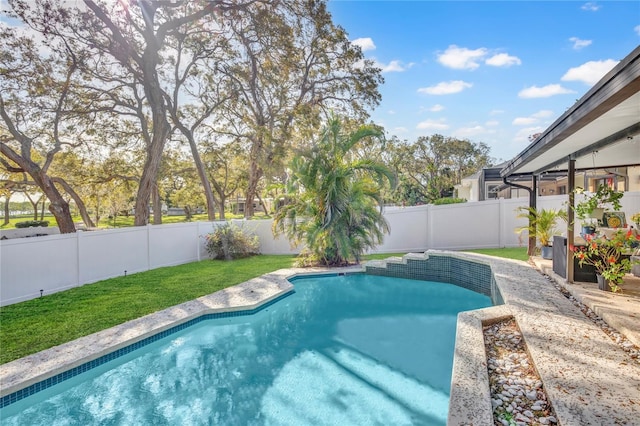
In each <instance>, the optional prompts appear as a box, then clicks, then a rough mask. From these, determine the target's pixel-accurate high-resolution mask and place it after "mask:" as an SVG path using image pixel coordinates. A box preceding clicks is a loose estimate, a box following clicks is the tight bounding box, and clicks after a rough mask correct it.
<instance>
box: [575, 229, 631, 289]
mask: <svg viewBox="0 0 640 426" xmlns="http://www.w3.org/2000/svg"><path fill="white" fill-rule="evenodd" d="M585 239H586V245H584V246H571V247H570V249H571V251H572V252H573V256H574V257H575V258H577V259H578V263H579V264H580V266H582V265H593V266H594V267H595V269H596V273H597V274H599V275H602V276H603V277H604V279H605V280H607V281H608V282H609V286H610V287H611V291H613V292H616V291H618V290H619V289H620V287H619V285H620V284H622V280H623V279H624V276H625V274H628V273H629V272H630V271H631V262H630V261H629V259H628V258H622V253H623V252H625V251H629V249H630V248H631V247H633V246H635V245H637V243H638V241H640V235H639V236H636V235H635V234H634V233H633V232H632V230H631V229H629V230H624V229H619V230H618V231H616V232H615V233H614V234H613V235H611V237H609V238H607V237H606V236H599V237H594V236H593V235H585Z"/></svg>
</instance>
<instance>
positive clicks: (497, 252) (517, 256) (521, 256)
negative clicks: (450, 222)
mask: <svg viewBox="0 0 640 426" xmlns="http://www.w3.org/2000/svg"><path fill="white" fill-rule="evenodd" d="M465 251H467V252H470V253H480V254H488V255H489V256H495V257H503V258H506V259H514V260H523V261H525V262H526V261H527V260H529V255H527V247H506V248H491V249H476V250H465Z"/></svg>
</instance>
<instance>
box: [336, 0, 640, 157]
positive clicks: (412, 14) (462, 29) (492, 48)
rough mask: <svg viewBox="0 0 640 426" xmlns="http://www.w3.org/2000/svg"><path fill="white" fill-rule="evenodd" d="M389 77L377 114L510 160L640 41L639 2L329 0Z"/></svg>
mask: <svg viewBox="0 0 640 426" xmlns="http://www.w3.org/2000/svg"><path fill="white" fill-rule="evenodd" d="M328 9H329V11H330V12H331V14H332V16H333V21H334V23H335V24H337V25H340V26H341V27H343V28H344V29H345V30H346V31H347V33H348V36H349V40H350V41H351V42H352V43H354V44H357V45H359V46H360V47H361V48H362V51H363V53H364V55H365V57H366V58H367V59H371V60H373V61H375V62H376V64H377V66H378V67H379V68H381V69H382V75H383V77H384V79H385V82H384V84H382V85H381V86H380V87H379V90H380V93H381V95H382V101H381V103H380V105H379V106H378V107H377V108H376V109H375V110H373V111H371V119H372V120H373V121H374V122H375V123H377V124H380V125H382V126H384V128H385V130H386V132H387V135H388V136H391V135H395V136H397V137H398V138H400V139H402V140H407V141H409V142H412V141H415V140H416V139H417V138H418V137H420V136H429V135H432V134H441V135H444V136H451V137H456V138H463V139H468V140H470V141H471V142H474V143H478V142H484V143H486V144H487V145H488V146H489V147H490V148H491V156H492V157H494V158H495V159H496V161H500V160H509V159H511V158H513V157H514V156H515V155H517V154H518V153H519V152H521V151H522V150H523V149H524V148H526V147H527V145H529V143H530V141H529V139H528V137H529V136H530V135H532V134H535V133H538V132H542V131H543V130H545V129H546V128H547V127H548V126H549V125H550V124H552V123H553V122H554V121H555V120H556V119H557V118H558V117H560V116H561V115H562V114H563V113H564V111H566V110H567V109H568V108H570V107H571V106H572V105H573V104H574V103H575V101H576V100H578V99H580V98H581V97H582V96H583V95H584V94H585V93H586V92H587V91H588V90H589V89H590V88H591V87H592V86H593V85H594V84H596V83H597V82H598V81H599V80H600V79H601V78H602V77H603V76H604V75H605V74H606V73H607V72H608V71H609V70H611V69H612V68H613V67H614V66H615V65H616V64H617V63H618V62H619V61H620V60H621V59H623V58H624V57H625V56H627V55H628V54H629V53H631V51H632V50H633V49H635V48H636V47H637V46H638V45H639V44H640V1H637V0H634V1H589V2H587V1H430V0H422V1H420V0H413V1H411V0H409V1H397V0H329V2H328Z"/></svg>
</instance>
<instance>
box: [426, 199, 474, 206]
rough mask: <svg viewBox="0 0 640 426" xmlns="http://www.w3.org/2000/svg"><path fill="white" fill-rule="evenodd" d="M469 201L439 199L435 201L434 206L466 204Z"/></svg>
mask: <svg viewBox="0 0 640 426" xmlns="http://www.w3.org/2000/svg"><path fill="white" fill-rule="evenodd" d="M466 202H467V200H465V199H464V198H450V197H447V198H438V199H437V200H433V205H435V206H441V205H443V204H458V203H466Z"/></svg>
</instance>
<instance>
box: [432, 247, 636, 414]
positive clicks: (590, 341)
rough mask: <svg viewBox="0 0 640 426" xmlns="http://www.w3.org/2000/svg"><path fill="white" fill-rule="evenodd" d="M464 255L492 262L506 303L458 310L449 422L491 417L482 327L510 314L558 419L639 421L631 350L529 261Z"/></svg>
mask: <svg viewBox="0 0 640 426" xmlns="http://www.w3.org/2000/svg"><path fill="white" fill-rule="evenodd" d="M429 253H433V254H447V255H451V256H460V255H461V254H460V253H458V252H443V251H428V252H427V255H428V254H429ZM463 256H464V257H465V258H467V259H475V260H483V261H484V262H486V263H487V264H489V266H490V267H491V270H492V273H493V276H494V279H495V280H496V285H497V286H498V288H499V289H500V293H501V295H502V297H503V300H504V305H500V306H494V307H489V308H485V309H479V310H475V311H468V312H461V313H460V314H459V315H458V323H457V335H456V348H455V355H454V365H453V373H452V380H451V392H450V402H449V417H448V421H447V424H448V425H450V426H451V425H456V426H458V425H459V426H462V425H473V426H478V425H487V426H488V425H493V424H494V422H493V410H492V406H491V398H490V393H489V380H488V374H487V356H486V352H485V348H484V333H483V327H484V326H488V325H491V324H494V323H497V322H500V321H502V320H505V319H508V318H514V319H515V321H516V323H517V324H518V327H519V329H520V331H521V333H522V336H523V339H524V342H525V344H526V347H527V351H528V353H529V355H530V356H531V358H532V361H533V365H534V367H535V369H536V371H537V373H538V374H539V376H540V379H541V381H542V383H543V386H544V390H545V392H546V394H547V397H548V399H549V401H550V402H551V404H552V406H553V408H554V410H555V414H556V418H557V420H558V424H560V425H610V424H621V425H622V424H628V425H631V424H636V422H637V419H638V418H640V365H638V363H637V362H635V361H634V360H632V359H631V357H630V355H629V354H628V353H627V352H625V351H624V350H623V349H622V348H621V347H620V346H618V345H617V344H616V343H615V342H614V341H613V340H612V339H611V338H609V336H607V335H606V334H605V333H604V331H603V330H602V329H601V328H600V327H599V326H597V325H596V324H594V323H593V322H592V321H591V320H590V319H588V318H587V317H586V316H585V315H584V314H583V313H582V312H581V311H580V310H579V309H578V308H577V307H576V306H575V305H574V304H573V303H572V302H571V301H569V300H568V299H567V298H566V297H564V295H562V294H561V293H560V292H559V291H558V290H557V289H556V288H555V287H554V286H553V285H552V283H551V282H550V281H549V280H547V279H546V278H545V277H544V276H543V275H542V274H541V273H540V272H539V271H538V270H536V269H535V268H534V267H533V266H532V265H530V264H528V263H526V262H522V261H517V260H509V259H499V258H495V257H491V256H485V255H480V254H472V253H465V254H464V255H463Z"/></svg>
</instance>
